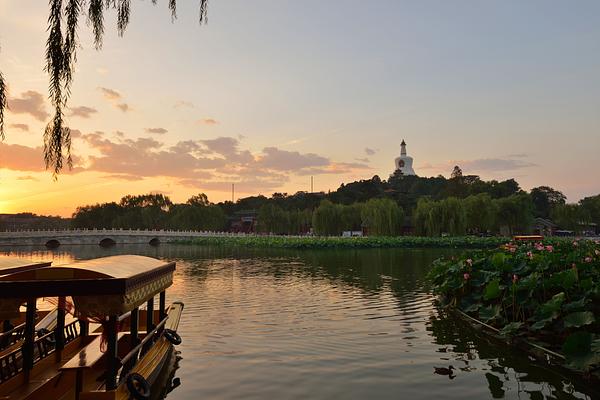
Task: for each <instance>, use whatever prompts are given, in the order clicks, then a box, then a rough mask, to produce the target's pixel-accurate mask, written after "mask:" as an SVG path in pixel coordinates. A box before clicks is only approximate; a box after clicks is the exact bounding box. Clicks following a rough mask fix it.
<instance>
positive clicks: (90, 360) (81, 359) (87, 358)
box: [60, 332, 125, 371]
mask: <svg viewBox="0 0 600 400" xmlns="http://www.w3.org/2000/svg"><path fill="white" fill-rule="evenodd" d="M124 335H125V332H119V335H118V339H117V340H120V339H121V338H122V337H123V336H124ZM101 344H102V335H98V337H96V338H95V339H94V340H92V341H91V342H90V343H89V344H88V345H87V346H85V347H84V348H83V349H81V350H80V351H79V352H78V353H77V354H75V356H73V358H71V359H70V360H69V361H67V362H66V363H65V364H64V365H63V366H62V367H61V368H60V370H61V371H65V370H77V369H86V368H93V367H94V365H96V363H97V362H98V361H99V360H100V359H101V358H102V356H103V355H104V353H103V352H102V350H101Z"/></svg>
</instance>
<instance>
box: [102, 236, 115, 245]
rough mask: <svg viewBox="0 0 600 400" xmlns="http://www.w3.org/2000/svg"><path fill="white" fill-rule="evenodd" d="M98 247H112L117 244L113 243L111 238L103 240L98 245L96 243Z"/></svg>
mask: <svg viewBox="0 0 600 400" xmlns="http://www.w3.org/2000/svg"><path fill="white" fill-rule="evenodd" d="M98 244H99V245H100V247H112V246H114V245H115V244H117V242H115V240H114V239H112V238H108V237H107V238H104V239H102V240H101V241H100V243H98Z"/></svg>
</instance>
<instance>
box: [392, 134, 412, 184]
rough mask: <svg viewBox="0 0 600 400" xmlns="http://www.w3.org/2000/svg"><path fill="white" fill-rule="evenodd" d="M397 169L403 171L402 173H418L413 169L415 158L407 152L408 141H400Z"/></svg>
mask: <svg viewBox="0 0 600 400" xmlns="http://www.w3.org/2000/svg"><path fill="white" fill-rule="evenodd" d="M395 162H396V171H400V172H402V175H416V174H415V170H414V169H413V167H412V165H413V158H412V157H411V156H409V155H407V153H406V142H405V141H404V140H402V143H400V157H398V158H396V160H395Z"/></svg>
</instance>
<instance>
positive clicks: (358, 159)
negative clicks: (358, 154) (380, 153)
mask: <svg viewBox="0 0 600 400" xmlns="http://www.w3.org/2000/svg"><path fill="white" fill-rule="evenodd" d="M355 160H356V161H358V162H361V163H368V162H370V161H371V160H369V159H368V158H367V157H364V158H355Z"/></svg>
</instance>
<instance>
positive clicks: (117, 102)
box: [98, 87, 132, 112]
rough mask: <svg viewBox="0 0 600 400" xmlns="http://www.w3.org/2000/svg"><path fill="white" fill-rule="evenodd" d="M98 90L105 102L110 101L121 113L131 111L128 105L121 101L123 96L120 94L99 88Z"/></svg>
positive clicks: (112, 90)
mask: <svg viewBox="0 0 600 400" xmlns="http://www.w3.org/2000/svg"><path fill="white" fill-rule="evenodd" d="M98 90H99V91H100V92H101V93H102V95H103V96H104V98H105V99H106V100H108V101H110V102H111V103H112V104H113V106H115V107H117V108H118V109H119V110H121V111H123V112H128V111H131V110H132V108H131V106H130V105H129V104H127V103H125V102H123V101H122V100H123V95H122V94H121V93H120V92H118V91H116V90H114V89H109V88H105V87H99V88H98Z"/></svg>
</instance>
